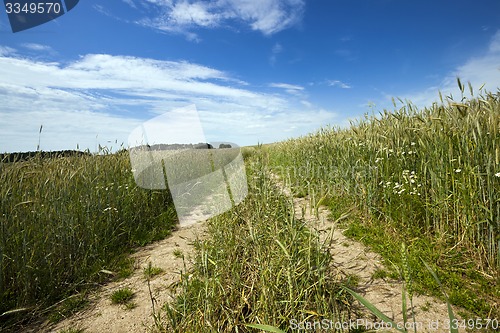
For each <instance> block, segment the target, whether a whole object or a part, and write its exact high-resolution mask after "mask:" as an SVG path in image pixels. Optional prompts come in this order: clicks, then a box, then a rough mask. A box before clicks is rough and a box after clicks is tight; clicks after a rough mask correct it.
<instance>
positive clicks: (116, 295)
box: [111, 287, 134, 305]
mask: <svg viewBox="0 0 500 333" xmlns="http://www.w3.org/2000/svg"><path fill="white" fill-rule="evenodd" d="M133 297H134V292H133V291H132V289H130V288H128V287H126V288H120V289H118V290H115V291H114V292H113V293H112V294H111V302H112V303H113V304H124V305H126V304H127V303H129V302H130V301H131V300H132V298H133Z"/></svg>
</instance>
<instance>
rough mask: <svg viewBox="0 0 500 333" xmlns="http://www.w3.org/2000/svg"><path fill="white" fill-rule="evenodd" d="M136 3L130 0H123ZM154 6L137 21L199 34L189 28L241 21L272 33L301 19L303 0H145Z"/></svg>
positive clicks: (166, 28)
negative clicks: (147, 14)
mask: <svg viewBox="0 0 500 333" xmlns="http://www.w3.org/2000/svg"><path fill="white" fill-rule="evenodd" d="M124 1H126V2H127V3H129V5H135V3H134V2H132V0H124ZM147 2H148V3H149V4H150V5H152V6H153V7H155V9H154V10H150V13H154V14H151V15H149V16H146V17H143V18H142V19H139V20H136V22H137V23H139V24H141V25H144V26H148V27H152V28H154V29H158V30H162V31H166V32H176V33H183V34H185V35H186V36H187V37H188V38H189V39H192V40H197V39H198V37H197V35H196V34H195V33H193V32H192V31H191V30H193V29H195V28H199V27H201V28H214V27H221V26H222V27H224V26H230V25H231V23H233V22H235V21H236V22H242V23H243V24H245V25H247V26H249V27H250V28H251V29H252V30H255V31H259V32H261V33H263V34H264V35H272V34H274V33H277V32H279V31H282V30H284V29H287V28H290V27H291V26H293V25H295V24H297V23H298V22H300V20H301V19H302V15H303V12H304V7H305V2H304V0H217V1H201V0H195V1H187V0H171V1H166V0H147Z"/></svg>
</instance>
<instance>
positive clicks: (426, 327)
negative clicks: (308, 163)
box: [272, 174, 456, 332]
mask: <svg viewBox="0 0 500 333" xmlns="http://www.w3.org/2000/svg"><path fill="white" fill-rule="evenodd" d="M272 178H273V180H274V182H275V184H276V185H277V186H278V187H279V189H280V190H281V191H282V192H283V193H284V194H285V195H286V196H288V197H289V198H290V199H291V200H293V205H294V209H295V214H296V216H297V217H298V218H299V219H303V220H304V221H305V222H306V223H307V225H308V227H309V228H311V229H314V230H316V231H317V232H318V233H319V238H320V242H321V243H322V244H325V246H326V247H327V248H328V251H329V252H330V254H331V256H332V261H333V267H334V270H335V274H337V275H340V276H339V279H340V280H346V279H352V280H353V282H354V284H355V285H356V289H357V290H358V291H360V293H361V294H363V296H364V297H365V298H366V299H367V300H368V301H369V302H370V303H372V304H373V305H375V306H376V307H377V308H378V309H379V310H380V311H381V312H382V313H384V314H385V315H387V316H388V317H389V318H391V319H392V320H393V321H394V322H395V323H396V324H402V325H404V324H403V323H404V320H403V313H402V308H403V307H402V291H403V281H402V280H394V279H389V278H383V279H382V278H377V272H380V271H383V270H385V269H386V267H385V264H384V263H383V259H382V258H381V256H380V255H378V254H376V253H374V252H372V251H371V250H370V249H369V248H367V247H366V246H365V245H363V244H361V243H359V242H357V241H354V240H351V239H349V238H348V237H346V236H345V235H344V234H343V230H342V228H341V227H340V226H339V223H338V222H340V221H341V220H343V219H345V218H348V217H349V214H348V213H347V214H344V215H342V216H341V217H340V218H339V219H337V220H336V221H333V220H332V219H331V212H330V211H329V210H328V209H327V208H326V207H325V206H321V205H315V204H314V203H313V202H312V200H311V198H310V197H303V198H296V197H293V195H292V192H291V190H290V189H289V188H288V187H287V186H286V185H284V184H283V182H282V181H281V180H280V179H279V177H278V176H276V175H274V174H273V175H272ZM312 203H313V204H312ZM314 206H315V207H314ZM455 312H456V311H455ZM413 313H414V315H415V323H412V321H411V320H410V323H409V325H414V326H416V327H417V329H418V331H419V332H441V331H443V332H446V331H448V330H446V329H444V327H445V325H446V322H447V321H449V315H448V308H447V305H446V303H443V302H442V301H441V300H437V299H436V298H433V297H429V296H425V295H415V296H414V297H413ZM407 314H408V317H410V315H411V309H410V306H408V311H407ZM358 319H361V321H362V322H365V320H366V321H367V322H373V323H375V322H379V321H380V320H379V319H377V318H376V317H374V315H373V314H372V313H370V312H369V311H368V310H366V309H363V310H362V311H361V314H360V315H359V318H358ZM438 328H441V329H438Z"/></svg>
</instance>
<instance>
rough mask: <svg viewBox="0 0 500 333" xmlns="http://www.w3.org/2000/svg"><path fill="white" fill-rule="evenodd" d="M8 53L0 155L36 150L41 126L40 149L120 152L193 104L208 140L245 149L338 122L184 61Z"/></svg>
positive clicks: (3, 62) (3, 66) (3, 64)
mask: <svg viewBox="0 0 500 333" xmlns="http://www.w3.org/2000/svg"><path fill="white" fill-rule="evenodd" d="M5 49H6V48H2V47H0V51H1V50H5ZM5 53H8V54H2V55H1V56H0V99H1V100H2V105H0V118H1V119H2V121H1V122H0V132H1V133H2V135H1V136H0V151H19V150H33V149H35V148H36V143H37V141H38V129H39V128H40V125H43V133H42V140H41V143H42V144H41V148H42V149H74V148H76V145H77V144H78V145H79V147H80V148H81V149H85V148H89V149H91V150H94V149H95V147H97V146H98V145H99V144H100V145H102V146H105V145H108V143H109V142H113V143H114V142H115V141H117V142H118V145H119V144H120V143H122V142H125V143H126V142H127V136H128V134H129V133H130V131H131V130H132V129H133V128H135V127H136V126H138V125H139V124H140V123H142V122H143V121H145V120H148V119H151V118H153V117H154V116H156V115H158V114H163V113H165V112H169V111H172V110H174V109H177V108H179V107H184V106H186V105H190V104H195V105H196V106H197V109H198V110H199V113H200V119H201V121H202V123H203V126H204V129H205V133H206V136H207V139H209V140H212V141H216V140H217V139H218V140H225V141H232V142H235V143H238V144H241V145H246V144H256V143H257V142H273V141H277V140H282V139H285V138H286V137H288V136H296V135H302V134H306V133H308V132H310V131H313V130H314V129H316V128H318V127H320V126H321V125H323V124H324V123H325V122H331V121H334V120H335V117H336V115H335V113H333V112H327V111H324V110H316V109H313V108H309V109H307V111H306V110H304V105H305V104H304V101H305V100H304V99H303V98H302V99H301V100H302V101H293V99H290V98H289V95H286V94H280V93H275V94H269V93H266V92H261V91H258V90H257V89H252V88H251V86H250V85H249V84H247V83H245V82H240V81H239V80H237V79H235V78H233V77H231V76H230V75H229V74H228V73H226V72H224V71H220V70H218V69H215V68H210V67H207V66H202V65H199V64H194V63H189V62H186V61H160V60H155V59H148V58H138V57H127V56H114V55H109V54H88V55H85V56H82V57H80V58H79V59H76V60H74V61H67V62H65V63H58V62H47V61H40V60H33V59H30V58H27V57H21V56H18V55H15V54H13V55H9V54H10V53H12V50H7V51H5ZM272 86H273V87H275V88H279V89H284V90H285V91H287V92H290V91H291V92H301V91H302V90H303V89H304V88H303V87H301V86H297V85H291V84H286V83H275V84H272ZM305 103H306V104H307V101H305ZM292 126H295V127H293V128H292ZM286 130H288V131H289V132H286Z"/></svg>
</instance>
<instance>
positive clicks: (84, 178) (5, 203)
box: [0, 152, 176, 327]
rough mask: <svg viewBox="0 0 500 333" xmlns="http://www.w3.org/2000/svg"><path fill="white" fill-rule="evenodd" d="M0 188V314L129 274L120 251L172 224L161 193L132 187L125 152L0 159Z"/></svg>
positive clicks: (39, 308) (34, 309)
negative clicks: (111, 277)
mask: <svg viewBox="0 0 500 333" xmlns="http://www.w3.org/2000/svg"><path fill="white" fill-rule="evenodd" d="M0 183H1V184H2V186H1V187H0V314H1V313H4V312H7V311H10V310H13V309H18V308H29V309H31V315H33V316H36V315H37V314H40V313H44V312H45V311H44V309H45V308H46V307H49V306H51V305H52V304H54V303H56V302H58V301H59V300H62V299H65V298H67V297H69V296H71V295H73V294H78V293H79V292H81V291H83V290H85V289H88V288H89V287H92V286H94V285H95V284H96V283H100V282H103V281H106V280H108V279H109V277H110V275H109V274H104V273H102V272H103V271H104V272H117V274H118V276H119V277H126V276H128V275H130V273H131V271H132V270H133V262H130V260H129V259H128V258H127V254H129V253H130V252H131V250H132V249H133V248H134V247H137V246H142V245H144V244H147V243H149V242H151V241H153V240H156V239H162V238H164V237H165V236H167V235H168V234H169V233H170V232H171V230H172V228H173V225H174V224H175V218H176V215H175V210H174V208H173V205H172V203H171V198H170V195H169V193H168V192H167V191H153V190H144V189H141V188H138V187H137V186H136V185H135V182H134V178H133V176H132V172H131V167H130V161H129V158H128V154H127V153H126V152H121V153H116V154H104V155H89V156H79V157H77V156H75V157H65V158H57V159H43V158H41V156H38V157H36V158H34V159H31V160H29V161H25V162H17V163H3V162H1V161H0ZM31 315H26V314H25V313H24V314H23V316H14V318H12V319H11V320H9V321H8V322H6V321H3V322H2V323H1V324H0V325H3V327H7V326H9V325H10V324H12V323H13V322H15V321H16V320H20V319H29V318H31V317H32V316H31ZM11 317H12V316H11Z"/></svg>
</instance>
